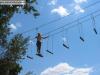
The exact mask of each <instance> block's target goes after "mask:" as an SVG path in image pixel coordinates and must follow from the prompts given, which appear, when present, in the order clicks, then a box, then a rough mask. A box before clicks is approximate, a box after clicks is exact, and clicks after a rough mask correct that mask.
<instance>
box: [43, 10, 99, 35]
mask: <svg viewBox="0 0 100 75" xmlns="http://www.w3.org/2000/svg"><path fill="white" fill-rule="evenodd" d="M97 12H100V9H99V10H96V11H94V12H92V13H90V14H88V15H86V16H83V17H80V18H78V19H79V20H82V19H85V18H87V17H89V16H90V15H91V14H94V13H97ZM78 19H76V20H74V21H72V22H69V23H67V24H65V25H63V26H61V27H59V28H56V29H54V30H51V31H49V32H47V33H45V34H43V35H46V34H49V35H50V33H53V32H55V31H57V30H60V29H63V28H64V27H66V26H69V25H71V24H74V23H76V22H77V20H78Z"/></svg>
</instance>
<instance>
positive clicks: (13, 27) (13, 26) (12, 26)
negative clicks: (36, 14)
mask: <svg viewBox="0 0 100 75" xmlns="http://www.w3.org/2000/svg"><path fill="white" fill-rule="evenodd" d="M9 27H10V28H11V29H14V30H16V29H17V27H16V25H14V24H11V25H10V26H9Z"/></svg>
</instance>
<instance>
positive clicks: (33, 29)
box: [22, 1, 100, 34]
mask: <svg viewBox="0 0 100 75" xmlns="http://www.w3.org/2000/svg"><path fill="white" fill-rule="evenodd" d="M98 3H100V1H96V2H94V3H92V4H90V5H88V6H86V7H84V8H83V9H87V8H90V7H92V6H94V5H96V4H98ZM73 14H74V13H73V12H72V13H71V14H69V15H68V16H70V15H73ZM68 16H67V17H68ZM65 17H66V16H65ZM65 17H62V18H57V19H55V20H52V21H49V22H47V23H44V24H41V25H39V26H38V27H36V28H31V29H29V30H26V31H24V32H22V34H24V33H28V32H30V31H35V30H37V29H41V28H43V27H45V26H46V25H48V24H52V23H55V22H57V21H60V20H62V19H64V18H65Z"/></svg>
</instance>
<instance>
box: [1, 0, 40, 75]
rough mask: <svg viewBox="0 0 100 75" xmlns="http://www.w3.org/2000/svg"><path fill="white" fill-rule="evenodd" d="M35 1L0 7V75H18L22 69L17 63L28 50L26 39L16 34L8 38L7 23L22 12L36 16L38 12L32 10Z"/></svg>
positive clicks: (27, 0)
mask: <svg viewBox="0 0 100 75" xmlns="http://www.w3.org/2000/svg"><path fill="white" fill-rule="evenodd" d="M34 3H36V0H26V4H25V5H24V6H22V5H12V6H10V5H2V6H0V75H18V73H19V72H20V71H21V69H22V67H21V65H20V64H19V63H18V62H19V61H20V60H21V59H22V58H23V57H24V55H25V54H26V50H27V48H28V40H29V38H28V37H23V35H22V34H16V35H14V36H13V38H10V37H9V36H11V32H10V30H11V29H10V28H9V21H10V19H11V18H12V17H13V15H14V14H15V13H20V11H24V13H25V14H27V13H31V14H33V16H35V17H36V16H38V15H39V13H38V11H37V10H36V9H35V8H34V6H33V5H34Z"/></svg>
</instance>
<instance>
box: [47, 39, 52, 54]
mask: <svg viewBox="0 0 100 75" xmlns="http://www.w3.org/2000/svg"><path fill="white" fill-rule="evenodd" d="M48 46H49V38H48V39H47V50H46V52H48V53H49V54H54V53H53V38H52V51H50V50H49V49H48Z"/></svg>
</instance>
